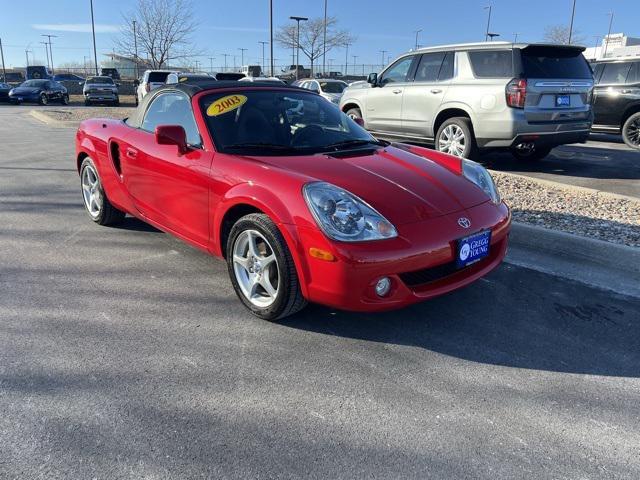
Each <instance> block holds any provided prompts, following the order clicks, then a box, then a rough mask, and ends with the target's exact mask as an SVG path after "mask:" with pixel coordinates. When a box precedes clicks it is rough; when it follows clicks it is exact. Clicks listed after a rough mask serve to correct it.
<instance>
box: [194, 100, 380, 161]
mask: <svg viewBox="0 0 640 480" xmlns="http://www.w3.org/2000/svg"><path fill="white" fill-rule="evenodd" d="M200 106H201V108H202V111H203V113H204V117H205V119H206V121H207V126H208V128H209V131H210V132H211V136H212V137H213V140H214V142H215V144H216V148H217V149H218V151H221V152H226V153H235V154H247V155H297V154H312V153H319V152H334V151H338V150H344V149H349V148H354V147H358V146H367V145H377V144H381V142H378V141H377V140H376V139H375V138H373V137H372V136H371V135H370V134H369V133H368V132H367V131H366V130H364V129H363V128H362V127H360V126H359V125H358V124H356V123H355V122H354V121H353V120H351V119H350V118H349V117H347V116H346V115H345V114H344V113H342V112H341V111H340V110H339V109H338V108H336V106H335V105H333V104H331V103H329V102H327V101H326V100H325V99H324V98H322V97H319V96H316V95H313V94H311V93H305V92H296V91H286V90H240V91H239V92H237V93H231V92H224V93H215V94H211V95H207V96H205V97H203V98H202V99H201V101H200Z"/></svg>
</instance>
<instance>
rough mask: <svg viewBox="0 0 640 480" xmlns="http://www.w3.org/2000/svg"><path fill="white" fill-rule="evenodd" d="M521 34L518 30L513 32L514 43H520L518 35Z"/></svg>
mask: <svg viewBox="0 0 640 480" xmlns="http://www.w3.org/2000/svg"><path fill="white" fill-rule="evenodd" d="M519 35H520V34H519V33H518V32H515V33H514V34H513V43H518V36H519Z"/></svg>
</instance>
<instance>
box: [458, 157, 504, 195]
mask: <svg viewBox="0 0 640 480" xmlns="http://www.w3.org/2000/svg"><path fill="white" fill-rule="evenodd" d="M462 174H463V175H464V176H465V178H466V179H467V180H469V181H470V182H473V183H475V184H476V185H477V186H478V187H480V188H481V189H482V190H483V191H484V193H486V194H487V195H489V197H490V198H491V201H492V202H493V203H496V204H498V203H500V194H499V193H498V189H497V188H496V184H495V183H494V182H493V178H491V174H490V173H489V172H488V171H487V169H486V168H484V167H483V166H482V165H480V164H479V163H476V162H474V161H473V160H468V159H466V158H464V159H462Z"/></svg>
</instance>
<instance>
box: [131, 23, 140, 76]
mask: <svg viewBox="0 0 640 480" xmlns="http://www.w3.org/2000/svg"><path fill="white" fill-rule="evenodd" d="M133 48H134V54H133V57H134V58H133V61H134V62H135V64H136V78H140V70H139V68H140V67H138V32H137V31H136V21H135V20H134V21H133Z"/></svg>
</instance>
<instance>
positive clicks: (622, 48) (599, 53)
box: [584, 33, 640, 60]
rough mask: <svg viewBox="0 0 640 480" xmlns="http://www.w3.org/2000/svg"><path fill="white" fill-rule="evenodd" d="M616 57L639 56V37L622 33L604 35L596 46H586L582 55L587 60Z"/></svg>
mask: <svg viewBox="0 0 640 480" xmlns="http://www.w3.org/2000/svg"><path fill="white" fill-rule="evenodd" d="M605 50H606V54H607V56H606V58H616V57H640V38H638V37H628V36H627V35H625V34H624V33H612V34H611V35H609V36H605V37H604V38H603V39H602V42H601V44H600V45H599V46H597V47H591V48H587V49H586V50H585V51H584V56H585V57H586V58H587V60H601V59H602V58H604V53H605Z"/></svg>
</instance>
